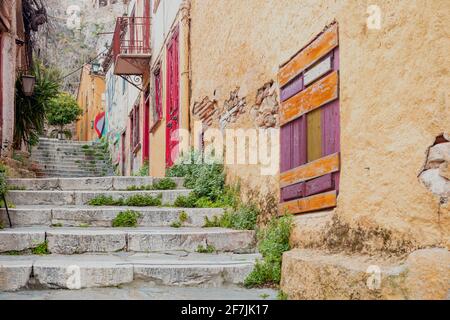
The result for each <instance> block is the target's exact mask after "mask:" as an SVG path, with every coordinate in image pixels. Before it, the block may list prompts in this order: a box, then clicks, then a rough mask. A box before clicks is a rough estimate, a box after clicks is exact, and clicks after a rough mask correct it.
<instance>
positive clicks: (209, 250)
mask: <svg viewBox="0 0 450 320" xmlns="http://www.w3.org/2000/svg"><path fill="white" fill-rule="evenodd" d="M196 251H197V252H198V253H214V252H216V248H215V247H214V246H213V245H210V244H208V245H207V246H206V247H204V246H203V245H201V244H199V245H198V247H197V250H196Z"/></svg>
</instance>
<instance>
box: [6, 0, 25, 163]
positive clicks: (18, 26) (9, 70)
mask: <svg viewBox="0 0 450 320" xmlns="http://www.w3.org/2000/svg"><path fill="white" fill-rule="evenodd" d="M25 46H26V42H25V28H24V24H23V18H22V1H21V0H18V1H13V2H11V1H2V3H1V4H0V126H1V128H0V143H1V155H2V156H10V155H11V152H12V147H13V137H14V103H15V102H14V96H15V85H16V78H17V75H18V72H20V71H21V70H22V71H25V70H26V69H27V68H28V67H27V65H28V63H27V61H26V57H25Z"/></svg>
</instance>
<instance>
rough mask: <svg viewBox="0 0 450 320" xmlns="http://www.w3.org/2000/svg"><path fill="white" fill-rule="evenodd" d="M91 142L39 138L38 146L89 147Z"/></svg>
mask: <svg viewBox="0 0 450 320" xmlns="http://www.w3.org/2000/svg"><path fill="white" fill-rule="evenodd" d="M93 143H94V142H93V141H74V140H59V139H52V138H39V144H64V145H66V144H69V145H70V144H72V145H81V146H82V145H85V144H87V145H91V144H93Z"/></svg>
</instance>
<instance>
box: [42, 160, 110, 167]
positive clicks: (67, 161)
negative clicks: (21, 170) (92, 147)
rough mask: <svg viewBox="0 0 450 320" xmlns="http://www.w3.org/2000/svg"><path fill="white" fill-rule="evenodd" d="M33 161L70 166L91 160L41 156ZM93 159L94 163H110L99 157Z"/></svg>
mask: <svg viewBox="0 0 450 320" xmlns="http://www.w3.org/2000/svg"><path fill="white" fill-rule="evenodd" d="M33 161H34V162H35V163H38V164H41V165H59V164H61V165H72V166H80V165H83V164H84V163H85V162H88V163H89V162H90V161H92V160H87V159H82V160H81V159H80V160H73V159H71V158H70V159H55V158H42V159H38V160H37V161H36V160H33ZM93 161H95V163H96V164H104V165H108V166H109V165H110V163H109V162H108V160H99V159H94V160H93Z"/></svg>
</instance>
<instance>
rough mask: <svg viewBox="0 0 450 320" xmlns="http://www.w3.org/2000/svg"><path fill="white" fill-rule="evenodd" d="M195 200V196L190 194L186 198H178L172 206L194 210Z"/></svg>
mask: <svg viewBox="0 0 450 320" xmlns="http://www.w3.org/2000/svg"><path fill="white" fill-rule="evenodd" d="M197 200H198V199H197V196H196V195H195V194H194V193H193V192H191V193H190V194H189V195H188V196H183V195H181V196H178V197H177V198H176V199H175V202H174V204H173V205H174V206H175V207H177V208H195V207H196V202H197Z"/></svg>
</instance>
